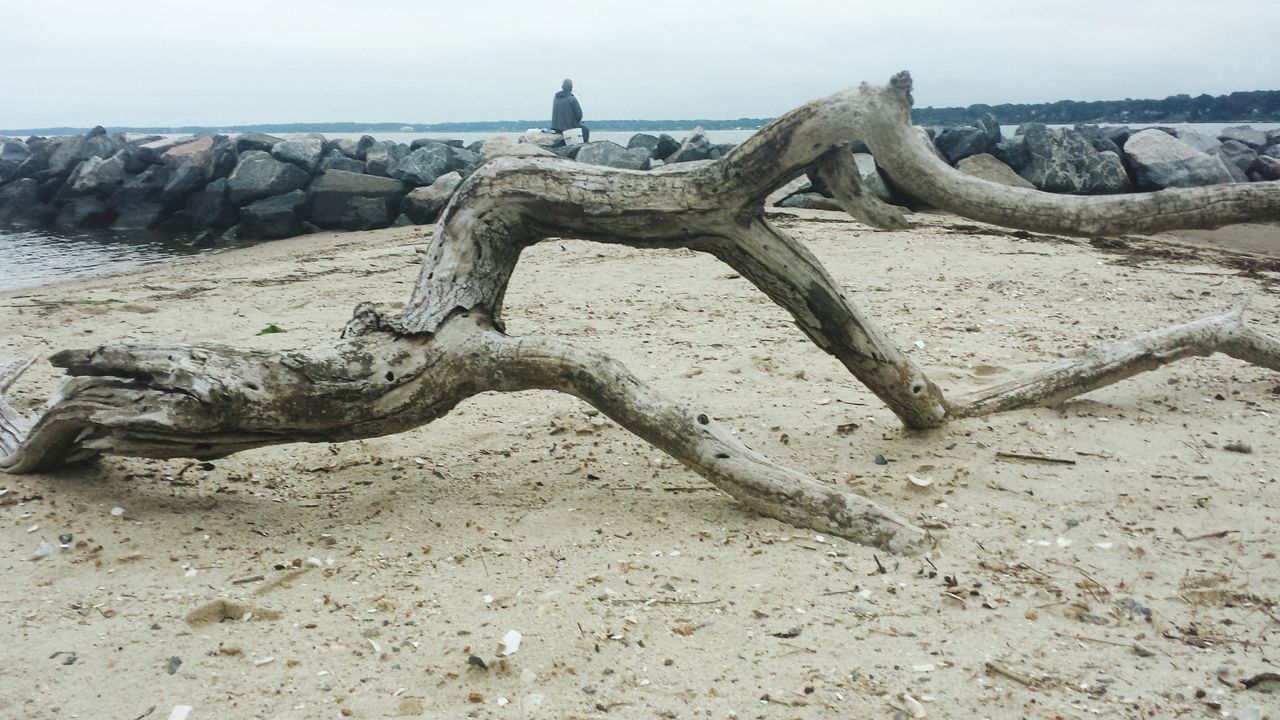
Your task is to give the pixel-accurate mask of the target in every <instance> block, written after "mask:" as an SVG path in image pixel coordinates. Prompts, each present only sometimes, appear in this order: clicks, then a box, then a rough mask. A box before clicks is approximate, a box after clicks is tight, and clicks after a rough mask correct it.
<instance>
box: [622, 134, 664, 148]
mask: <svg viewBox="0 0 1280 720" xmlns="http://www.w3.org/2000/svg"><path fill="white" fill-rule="evenodd" d="M656 147H658V136H656V135H649V134H647V133H636V134H635V135H632V136H631V139H630V140H628V141H627V149H628V150H634V149H636V148H644V149H645V150H646V151H648V152H650V153H652V152H653V149H654V148H656Z"/></svg>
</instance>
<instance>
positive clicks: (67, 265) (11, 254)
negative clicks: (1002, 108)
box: [0, 123, 1280, 291]
mask: <svg viewBox="0 0 1280 720" xmlns="http://www.w3.org/2000/svg"><path fill="white" fill-rule="evenodd" d="M1239 124H1240V123H1192V124H1188V125H1185V127H1190V128H1192V129H1194V130H1196V131H1197V132H1201V133H1204V134H1206V135H1210V136H1213V135H1216V134H1217V133H1219V132H1221V131H1222V129H1223V128H1225V127H1228V126H1231V125H1239ZM1051 127H1054V126H1051ZM1180 127H1182V126H1180ZM1253 127H1254V128H1256V129H1259V130H1271V129H1275V128H1280V123H1253ZM1002 129H1003V130H1004V132H1005V134H1006V135H1012V134H1013V132H1014V130H1016V129H1017V128H1016V126H1013V125H1005V126H1004V127H1003V128H1002ZM755 131H756V128H744V129H738V130H712V131H709V132H708V133H707V136H708V138H709V139H710V140H711V142H713V143H735V144H736V143H740V142H742V141H744V140H746V139H747V138H749V137H751V135H752V134H753V133H754V132H755ZM667 132H668V134H670V135H672V136H674V137H675V138H677V139H679V138H682V137H684V136H686V135H687V134H688V132H687V131H684V130H672V131H667ZM370 134H371V135H373V136H374V137H375V138H377V139H379V140H394V141H396V142H403V143H409V142H411V141H413V140H415V139H417V138H422V137H430V138H435V139H456V140H462V141H463V143H465V144H470V143H472V142H474V141H476V140H487V139H489V138H492V137H497V136H502V137H510V138H516V137H519V136H520V135H521V133H445V134H434V135H433V134H423V133H414V132H394V133H370ZM634 134H635V133H634V132H593V133H591V139H592V140H611V141H613V142H616V143H618V144H620V145H626V144H627V141H628V140H630V139H631V136H632V135H634ZM651 134H655V135H656V134H657V132H653V133H651ZM360 135H361V134H360V133H355V134H343V133H332V134H329V135H328V137H329V138H334V139H336V138H353V139H354V138H358V137H360ZM281 137H289V136H288V135H282V136H281ZM188 242H189V240H187V239H174V238H157V237H155V236H151V235H111V234H102V233H93V234H77V235H63V234H58V233H53V232H49V231H42V230H19V229H14V228H6V227H3V226H0V291H5V290H15V289H21V288H29V287H36V286H40V285H47V284H49V283H54V282H59V281H62V280H69V279H73V278H80V277H88V276H93V275H104V274H112V273H117V272H122V271H126V270H129V269H131V268H135V267H140V266H143V265H147V264H154V263H158V262H164V261H165V260H168V259H170V258H174V257H180V256H184V255H192V254H196V253H198V252H202V251H199V250H194V249H192V248H190V247H188Z"/></svg>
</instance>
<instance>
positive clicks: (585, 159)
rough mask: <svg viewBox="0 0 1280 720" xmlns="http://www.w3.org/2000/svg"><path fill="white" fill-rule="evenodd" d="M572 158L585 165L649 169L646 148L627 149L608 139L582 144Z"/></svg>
mask: <svg viewBox="0 0 1280 720" xmlns="http://www.w3.org/2000/svg"><path fill="white" fill-rule="evenodd" d="M574 159H576V160H577V161H578V162H580V163H586V164H587V165H604V166H606V167H612V168H620V169H623V170H648V169H649V151H648V150H646V149H645V148H642V147H638V148H633V149H630V150H629V149H627V148H624V147H622V146H621V145H619V144H617V143H612V142H609V141H608V140H604V141H601V142H592V143H587V144H585V145H583V147H582V149H581V150H579V151H578V154H577V156H576V157H575V158H574Z"/></svg>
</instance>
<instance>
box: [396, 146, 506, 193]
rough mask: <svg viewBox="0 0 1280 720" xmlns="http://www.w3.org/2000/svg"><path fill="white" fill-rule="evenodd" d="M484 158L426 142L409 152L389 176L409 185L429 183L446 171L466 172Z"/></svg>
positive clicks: (467, 151)
mask: <svg viewBox="0 0 1280 720" xmlns="http://www.w3.org/2000/svg"><path fill="white" fill-rule="evenodd" d="M483 159H484V158H482V157H480V156H479V155H477V154H475V153H473V152H471V151H470V150H465V149H463V148H458V147H454V146H452V145H445V144H444V143H439V142H428V143H427V144H425V145H423V146H421V147H419V148H418V149H417V150H414V151H413V152H411V153H409V154H408V155H406V156H405V158H404V159H403V160H401V161H400V162H399V163H398V164H396V166H395V167H394V168H393V169H392V170H391V177H393V178H396V179H397V180H402V181H404V182H406V183H409V184H410V185H416V186H423V185H430V184H431V183H433V182H435V181H436V178H438V177H440V176H441V175H444V174H445V173H448V172H454V171H457V172H460V173H462V174H464V175H465V174H467V173H468V172H469V171H470V169H472V168H474V167H475V166H477V165H479V164H480V163H481V162H482V161H483Z"/></svg>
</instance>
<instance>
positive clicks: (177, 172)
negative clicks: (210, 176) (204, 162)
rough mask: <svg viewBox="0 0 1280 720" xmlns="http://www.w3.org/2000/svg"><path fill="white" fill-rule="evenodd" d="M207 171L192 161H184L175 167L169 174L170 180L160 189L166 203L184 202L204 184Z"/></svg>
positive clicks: (170, 204) (171, 204)
mask: <svg viewBox="0 0 1280 720" xmlns="http://www.w3.org/2000/svg"><path fill="white" fill-rule="evenodd" d="M204 178H205V173H204V171H203V170H201V169H200V168H199V167H197V166H196V165H194V164H192V163H189V162H188V163H183V164H181V165H179V166H178V167H177V168H175V169H174V170H173V172H172V174H170V176H169V182H167V183H165V184H164V189H162V190H161V191H160V199H161V200H162V201H163V202H164V204H165V205H168V206H174V205H177V204H178V203H180V202H182V201H183V200H184V199H186V197H187V196H188V195H190V194H191V193H193V192H195V191H196V190H199V189H200V188H201V187H203V186H204V184H205V183H204Z"/></svg>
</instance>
